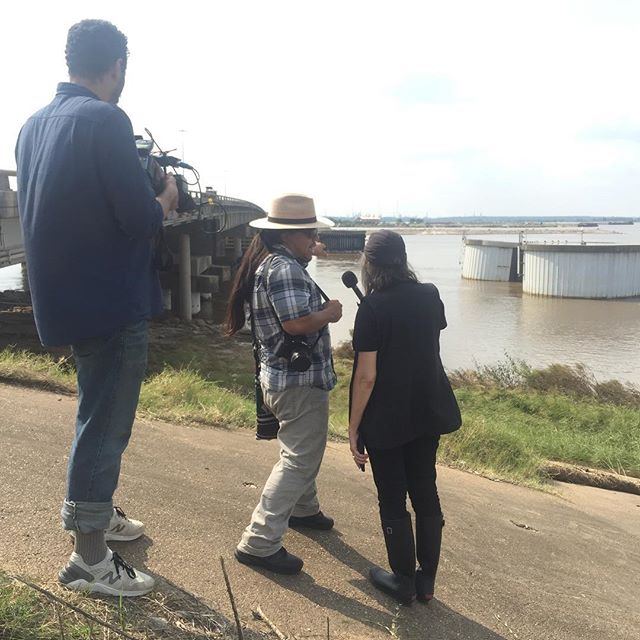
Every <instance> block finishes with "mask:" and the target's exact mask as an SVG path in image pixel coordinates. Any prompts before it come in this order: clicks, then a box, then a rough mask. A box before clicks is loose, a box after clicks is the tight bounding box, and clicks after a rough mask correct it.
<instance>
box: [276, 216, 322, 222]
mask: <svg viewBox="0 0 640 640" xmlns="http://www.w3.org/2000/svg"><path fill="white" fill-rule="evenodd" d="M267 220H268V221H269V222H274V223H275V224H311V223H312V222H318V219H317V218H316V217H315V216H313V218H276V217H275V216H267Z"/></svg>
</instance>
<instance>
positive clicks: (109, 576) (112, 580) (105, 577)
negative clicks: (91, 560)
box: [102, 571, 120, 584]
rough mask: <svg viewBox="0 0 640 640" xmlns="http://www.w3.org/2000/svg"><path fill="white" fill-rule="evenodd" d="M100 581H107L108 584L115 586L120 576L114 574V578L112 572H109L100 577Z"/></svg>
mask: <svg viewBox="0 0 640 640" xmlns="http://www.w3.org/2000/svg"><path fill="white" fill-rule="evenodd" d="M102 580H103V581H104V580H108V581H109V584H115V583H116V582H118V580H120V576H119V575H118V574H116V575H115V576H114V575H113V571H109V573H105V574H104V575H103V576H102Z"/></svg>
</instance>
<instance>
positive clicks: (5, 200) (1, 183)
mask: <svg viewBox="0 0 640 640" xmlns="http://www.w3.org/2000/svg"><path fill="white" fill-rule="evenodd" d="M15 175H16V173H15V171H6V170H0V268H2V267H7V266H10V265H12V264H19V263H21V262H24V261H25V253H24V245H23V240H22V231H21V228H20V221H19V217H18V200H17V194H16V192H15V191H13V190H12V189H11V188H10V185H9V177H15ZM195 198H196V202H200V203H202V204H201V205H200V207H199V210H198V211H196V212H192V213H186V214H173V215H171V216H169V218H167V219H166V220H165V221H164V223H163V224H164V226H165V227H180V226H185V225H189V224H192V223H194V222H199V221H202V220H211V221H214V222H215V224H214V229H215V233H224V232H225V231H229V230H230V229H233V228H234V227H238V226H241V225H244V224H247V223H248V222H250V221H251V220H255V219H256V218H260V217H262V216H264V215H265V212H264V211H263V210H262V209H261V208H260V207H259V206H258V205H255V204H253V203H252V202H248V201H246V200H240V199H238V198H229V197H227V196H220V195H217V194H213V195H210V194H195Z"/></svg>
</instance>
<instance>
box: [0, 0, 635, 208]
mask: <svg viewBox="0 0 640 640" xmlns="http://www.w3.org/2000/svg"><path fill="white" fill-rule="evenodd" d="M82 18H103V19H107V20H110V21H112V22H113V23H114V24H116V26H118V28H119V29H120V30H122V31H123V32H124V33H125V34H126V35H127V37H128V38H129V49H130V54H131V55H130V59H129V66H128V72H127V85H126V87H125V90H124V93H123V95H122V99H121V102H120V106H121V107H122V108H123V109H124V110H125V111H126V112H127V113H128V114H129V116H130V117H131V119H132V121H133V125H134V129H135V130H136V132H140V133H142V132H143V131H144V128H145V127H147V128H149V129H150V130H151V131H152V132H153V134H154V137H155V138H156V139H157V140H158V142H159V143H160V144H161V145H162V146H164V147H165V148H173V147H177V149H178V152H177V154H178V155H180V153H181V150H182V148H183V147H184V153H185V160H186V161H188V162H190V163H191V164H193V165H194V166H196V167H197V168H198V169H199V170H200V173H201V174H202V180H203V186H204V185H205V184H206V185H211V186H213V187H214V188H215V189H217V190H218V191H219V192H220V193H225V191H226V193H227V195H231V196H236V197H240V198H244V199H247V200H251V201H253V202H256V203H257V204H260V205H261V206H263V207H267V206H268V204H269V201H270V199H271V198H272V197H274V196H276V195H278V194H279V193H283V192H287V191H299V192H303V193H308V194H309V195H311V196H313V197H314V198H315V200H316V205H317V208H318V210H319V213H321V214H327V215H332V214H333V215H341V214H350V213H352V212H362V213H374V214H377V213H380V214H395V213H396V212H398V213H400V214H405V215H425V214H428V215H432V216H437V215H470V214H483V215H520V214H523V215H524V214H526V215H634V216H638V215H640V185H639V183H640V181H639V180H638V172H639V169H640V164H639V161H640V82H639V81H638V62H639V60H640V30H639V26H640V2H636V1H634V0H628V1H625V0H601V1H595V0H591V1H590V0H576V1H574V2H570V1H565V0H554V1H552V2H547V1H541V0H536V1H533V0H532V1H529V2H523V1H519V0H510V1H504V2H503V1H495V0H484V1H483V2H479V1H477V0H469V1H462V0H458V1H456V0H447V1H446V2H444V1H442V0H438V1H434V2H432V1H427V0H422V1H419V2H401V1H398V0H394V1H393V2H391V1H389V2H385V3H381V2H375V1H373V0H369V1H368V2H355V1H353V2H350V1H349V0H342V1H341V2H333V1H326V0H325V1H323V2H314V3H311V2H305V1H303V0H297V1H295V2H279V1H278V0H270V1H269V2H266V1H264V0H263V1H260V2H240V1H238V0H236V1H235V2H232V1H231V0H229V1H227V2H206V3H202V4H200V3H198V4H196V3H189V2H181V3H180V2H175V1H174V2H162V1H156V2H153V3H151V2H144V3H142V2H135V1H133V0H129V2H120V1H116V0H112V1H111V2H109V3H105V2H100V3H97V2H93V1H91V0H85V1H84V2H70V1H65V2H60V3H51V2H30V1H28V0H27V1H23V2H17V3H14V2H12V3H10V5H9V6H7V7H5V8H3V11H2V18H1V20H2V38H0V54H1V58H0V59H1V60H2V87H3V90H2V98H1V100H2V111H1V114H2V117H1V118H0V168H13V167H14V166H15V161H14V157H13V150H14V143H15V139H16V136H17V134H18V131H19V129H20V126H21V125H22V123H23V121H24V120H25V119H26V118H27V117H28V116H29V115H30V114H31V113H32V112H33V111H35V110H37V109H38V108H40V107H41V106H44V105H45V104H46V103H47V102H48V101H49V100H50V99H51V98H52V97H53V94H54V91H55V86H56V83H57V82H58V81H63V80H65V79H66V66H65V62H64V45H65V39H66V32H67V29H68V28H69V26H70V25H71V24H73V23H74V22H77V21H78V20H80V19H82ZM181 130H183V132H182V133H181Z"/></svg>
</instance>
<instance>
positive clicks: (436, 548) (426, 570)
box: [416, 514, 444, 602]
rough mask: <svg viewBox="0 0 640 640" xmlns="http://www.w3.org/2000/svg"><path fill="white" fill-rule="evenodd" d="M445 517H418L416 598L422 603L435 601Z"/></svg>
mask: <svg viewBox="0 0 640 640" xmlns="http://www.w3.org/2000/svg"><path fill="white" fill-rule="evenodd" d="M442 527H444V517H443V516H442V514H440V515H437V516H416V554H417V556H418V564H419V565H420V568H419V569H418V571H416V597H417V599H418V600H420V601H421V602H429V600H432V599H433V592H434V588H435V583H436V573H437V572H438V562H439V561H440V547H441V545H442Z"/></svg>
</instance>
